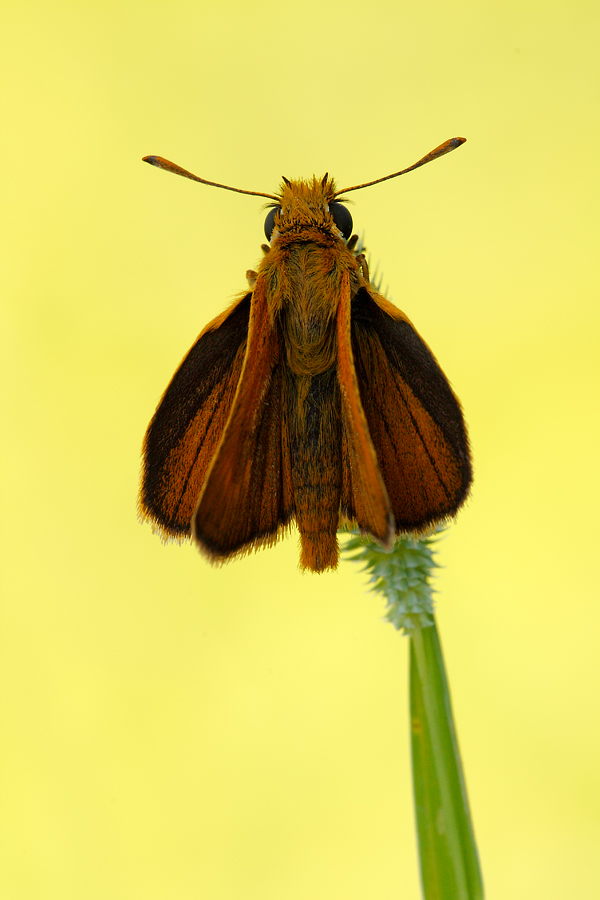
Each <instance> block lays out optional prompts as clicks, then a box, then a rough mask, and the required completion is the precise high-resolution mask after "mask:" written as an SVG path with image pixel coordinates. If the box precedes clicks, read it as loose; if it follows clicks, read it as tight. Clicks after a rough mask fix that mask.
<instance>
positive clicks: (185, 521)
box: [139, 293, 251, 538]
mask: <svg viewBox="0 0 600 900" xmlns="http://www.w3.org/2000/svg"><path fill="white" fill-rule="evenodd" d="M250 300H251V294H249V293H248V294H245V295H244V296H243V297H241V298H240V299H239V300H237V301H236V303H235V304H233V306H232V307H230V308H229V309H228V310H226V311H225V313H223V314H222V315H220V316H219V317H218V318H216V319H215V320H214V321H213V322H211V323H210V324H209V325H207V327H206V328H205V329H204V331H203V332H202V334H201V335H200V337H199V338H198V340H197V341H196V343H195V344H194V346H193V347H192V349H191V350H190V351H189V353H188V354H187V356H186V357H185V359H184V360H183V362H182V363H181V365H180V366H179V368H178V369H177V371H176V373H175V375H174V376H173V378H172V379H171V383H170V384H169V386H168V388H167V390H166V391H165V393H164V395H163V397H162V399H161V401H160V403H159V405H158V408H157V410H156V413H155V414H154V417H153V419H152V421H151V422H150V425H149V426H148V431H147V432H146V437H145V440H144V450H143V457H144V462H143V474H142V486H141V491H140V503H139V505H140V512H141V514H142V516H143V518H145V519H149V520H150V521H151V522H152V523H153V525H154V526H155V527H156V528H157V530H158V531H159V532H160V533H161V534H162V535H163V537H165V538H166V537H178V536H180V537H181V536H185V535H189V534H190V532H191V521H192V516H193V513H194V509H195V508H196V504H197V503H198V497H199V495H200V491H201V489H202V484H203V482H204V479H205V476H206V472H207V470H208V467H209V465H210V463H211V460H212V459H213V457H214V455H215V452H216V450H217V447H218V446H219V442H220V440H221V437H222V435H223V431H224V429H225V425H226V424H227V420H228V418H229V414H230V411H231V407H232V404H233V399H234V396H235V392H236V390H237V385H238V382H239V379H240V374H241V371H242V365H243V361H244V353H245V349H246V341H247V336H248V321H249V316H250Z"/></svg>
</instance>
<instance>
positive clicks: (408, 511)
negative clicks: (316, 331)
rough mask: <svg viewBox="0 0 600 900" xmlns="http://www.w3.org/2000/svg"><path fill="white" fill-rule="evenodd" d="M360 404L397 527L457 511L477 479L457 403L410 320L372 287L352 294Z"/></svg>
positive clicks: (414, 527)
mask: <svg viewBox="0 0 600 900" xmlns="http://www.w3.org/2000/svg"><path fill="white" fill-rule="evenodd" d="M352 346H353V352H354V361H355V368H356V375H357V379H358V384H359V391H360V396H361V400H362V405H363V408H364V410H365V413H366V417H367V422H368V426H369V433H370V436H371V440H372V442H373V446H374V448H375V454H376V456H377V462H378V467H379V470H380V472H381V475H382V477H383V481H384V483H385V486H386V489H387V492H388V496H389V499H390V504H391V507H392V511H393V514H394V518H395V520H396V530H397V531H398V532H403V531H404V532H410V531H419V530H422V529H424V528H426V527H427V526H429V525H431V524H433V523H435V522H438V521H442V520H443V519H445V518H447V517H449V516H452V515H453V514H454V513H456V512H457V510H458V509H459V508H460V506H461V505H462V503H463V502H464V500H465V498H466V496H467V494H468V491H469V486H470V484H471V480H472V474H471V462H470V453H469V443H468V438H467V431H466V427H465V423H464V420H463V416H462V410H461V407H460V404H459V402H458V400H457V398H456V397H455V395H454V393H453V392H452V389H451V387H450V385H449V383H448V381H447V379H446V377H445V375H444V373H443V372H442V370H441V369H440V367H439V365H438V364H437V361H436V359H435V357H434V356H433V354H432V353H431V351H430V349H429V347H428V346H427V344H426V343H425V342H424V341H423V340H422V338H421V337H420V336H419V334H418V333H417V332H416V330H415V329H414V327H413V326H412V324H411V323H410V322H409V320H408V319H407V318H406V317H405V316H404V314H403V313H401V312H400V310H398V309H396V307H395V306H393V304H391V303H389V301H387V300H386V299H385V298H384V297H382V296H381V295H379V294H377V293H376V292H375V291H370V290H369V291H367V289H366V288H361V289H360V290H359V291H358V293H357V294H356V296H355V297H354V300H353V302H352Z"/></svg>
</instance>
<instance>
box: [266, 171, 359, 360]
mask: <svg viewBox="0 0 600 900" xmlns="http://www.w3.org/2000/svg"><path fill="white" fill-rule="evenodd" d="M334 193H335V185H334V184H333V182H332V181H331V180H326V179H323V180H322V181H319V180H317V179H316V178H314V179H313V181H312V182H304V181H301V182H291V183H289V184H287V183H284V184H283V185H282V191H281V204H280V211H279V213H278V216H277V217H276V219H275V227H274V231H273V236H272V243H271V248H270V250H269V252H268V253H267V255H266V257H265V259H264V260H263V263H262V265H261V271H262V272H263V273H264V276H265V281H266V284H267V285H268V295H267V301H268V305H269V312H270V315H271V318H272V320H273V321H274V320H278V321H279V323H280V327H281V329H282V336H283V346H284V347H285V348H286V354H287V360H286V361H287V364H288V366H289V367H290V369H291V370H292V372H294V373H295V374H297V375H317V374H319V373H322V372H326V371H327V370H328V369H330V368H331V367H332V366H334V365H335V363H336V342H335V317H336V313H337V308H338V303H339V297H340V290H341V282H342V276H343V273H344V272H345V271H349V272H350V279H351V284H352V288H353V289H352V293H354V292H355V291H356V290H357V289H358V283H359V276H360V272H359V268H358V265H357V262H356V259H355V257H354V255H353V254H352V253H351V252H350V251H349V250H348V249H347V247H346V241H345V240H344V238H343V237H342V236H341V234H340V232H339V230H338V229H337V227H336V225H335V223H334V221H333V218H332V216H331V215H330V213H329V208H328V203H329V202H330V201H331V200H332V199H333V196H334Z"/></svg>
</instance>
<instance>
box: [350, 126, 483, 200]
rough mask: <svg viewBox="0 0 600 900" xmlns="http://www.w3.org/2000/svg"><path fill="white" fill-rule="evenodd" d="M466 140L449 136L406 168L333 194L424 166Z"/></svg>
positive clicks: (363, 186)
mask: <svg viewBox="0 0 600 900" xmlns="http://www.w3.org/2000/svg"><path fill="white" fill-rule="evenodd" d="M466 140H467V139H466V138H463V137H455V138H450V139H449V140H448V141H444V143H443V144H440V146H439V147H436V148H435V149H434V150H431V151H430V152H429V153H428V154H427V156H424V157H423V158H422V159H420V160H419V161H418V162H416V163H414V164H413V165H412V166H409V167H408V169H402V170H401V171H400V172H393V173H392V174H391V175H385V176H384V177H383V178H376V179H375V181H365V182H364V184H353V185H352V187H347V188H344V189H343V190H341V191H336V194H335V196H336V197H339V195H340V194H347V193H348V191H357V190H358V189H359V188H366V187H371V185H372V184H379V182H380V181H389V179H390V178H397V177H398V175H406V173H407V172H412V170H413V169H418V168H419V167H420V166H424V165H425V163H428V162H431V161H432V160H434V159H438V158H439V157H440V156H445V155H446V153H450V152H451V151H452V150H456V148H457V147H460V145H461V144H464V143H465V141H466Z"/></svg>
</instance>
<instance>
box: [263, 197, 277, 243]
mask: <svg viewBox="0 0 600 900" xmlns="http://www.w3.org/2000/svg"><path fill="white" fill-rule="evenodd" d="M278 212H281V207H280V206H273V207H272V209H270V210H269V212H268V213H267V218H266V219H265V235H266V237H267V240H268V241H270V240H271V235H272V234H273V228H274V227H275V216H276V215H277V213H278Z"/></svg>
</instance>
